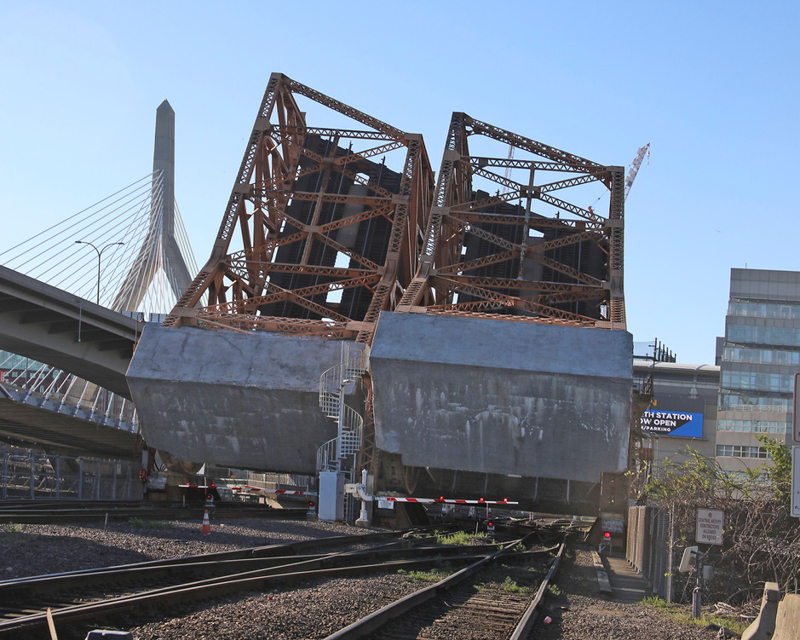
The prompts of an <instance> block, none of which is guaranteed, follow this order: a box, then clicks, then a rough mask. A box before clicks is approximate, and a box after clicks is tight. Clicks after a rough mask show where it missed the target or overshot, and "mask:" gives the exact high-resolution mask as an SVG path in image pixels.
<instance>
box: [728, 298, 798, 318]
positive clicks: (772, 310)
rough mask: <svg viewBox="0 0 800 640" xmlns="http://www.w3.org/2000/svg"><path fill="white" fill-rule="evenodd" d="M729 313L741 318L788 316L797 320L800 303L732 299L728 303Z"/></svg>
mask: <svg viewBox="0 0 800 640" xmlns="http://www.w3.org/2000/svg"><path fill="white" fill-rule="evenodd" d="M728 315H729V316H738V317H740V318H787V319H794V320H797V319H800V305H796V304H785V303H781V304H775V303H770V302H746V301H744V300H731V301H730V304H729V305H728Z"/></svg>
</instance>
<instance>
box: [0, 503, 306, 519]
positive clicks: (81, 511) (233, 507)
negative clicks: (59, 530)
mask: <svg viewBox="0 0 800 640" xmlns="http://www.w3.org/2000/svg"><path fill="white" fill-rule="evenodd" d="M207 508H208V507H206V506H205V505H202V504H190V505H187V506H173V505H171V504H165V505H164V506H153V503H136V502H131V503H120V502H108V503H106V502H97V503H94V502H86V501H65V502H60V503H58V504H51V503H42V502H36V503H33V504H32V503H30V502H28V504H24V503H14V504H3V505H0V524H8V523H14V524H55V523H62V522H102V521H104V520H106V521H107V520H128V519H131V518H140V519H147V520H152V519H159V518H161V519H169V520H188V519H191V520H197V519H201V518H202V517H203V512H204V511H205V510H206V509H207ZM208 510H209V512H212V513H214V514H216V515H217V516H218V517H225V518H305V517H306V516H307V514H308V510H307V509H306V508H305V507H303V508H296V509H294V508H289V509H276V508H273V507H270V506H268V505H257V506H253V505H250V504H246V503H241V504H239V503H224V502H218V503H216V504H215V505H214V507H213V508H208Z"/></svg>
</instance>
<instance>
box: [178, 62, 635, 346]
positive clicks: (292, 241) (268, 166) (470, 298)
mask: <svg viewBox="0 0 800 640" xmlns="http://www.w3.org/2000/svg"><path fill="white" fill-rule="evenodd" d="M300 96H302V97H303V98H305V99H308V100H311V101H312V102H313V103H316V104H317V105H321V106H322V107H325V108H327V109H329V110H331V111H334V112H337V113H338V114H340V116H346V117H347V118H349V119H350V120H351V121H354V122H356V123H358V125H360V126H361V127H362V128H360V129H341V128H321V127H314V126H311V125H309V124H307V123H306V114H305V113H304V112H303V111H302V110H301V108H300V107H299V106H298V103H297V100H298V98H299V97H300ZM475 136H477V137H479V138H481V139H483V140H484V141H489V142H490V143H491V144H494V145H498V144H499V145H500V146H501V147H503V148H504V149H508V152H507V154H499V155H498V157H491V156H488V155H472V154H471V153H470V149H469V146H470V145H469V140H470V138H473V137H475ZM392 153H394V159H395V160H397V162H395V163H394V164H392V163H387V162H386V157H387V155H388V154H392ZM398 154H400V156H401V157H400V158H397V155H398ZM515 154H517V155H518V157H516V158H515ZM503 155H506V157H502V156H503ZM520 155H524V156H525V157H520ZM379 157H381V158H382V159H381V160H380V161H378V160H377V159H378V158H379ZM392 167H394V168H392ZM520 175H521V176H522V177H521V178H520V177H519V176H520ZM479 181H481V182H482V184H483V185H491V186H492V187H493V188H494V189H496V193H494V194H493V195H492V194H490V193H489V192H488V191H487V190H486V189H483V188H481V187H479V186H477V185H476V183H477V182H479ZM592 183H597V184H599V185H602V186H603V187H605V189H607V190H608V192H609V199H608V200H609V202H608V211H607V214H605V215H601V214H600V213H599V212H597V211H595V210H594V209H593V207H591V206H589V207H586V206H582V205H580V204H577V199H578V198H580V197H582V195H583V196H584V197H585V193H586V192H585V190H583V191H581V187H582V186H583V185H588V184H592ZM624 191H625V184H624V169H623V167H619V166H605V165H601V164H598V163H596V162H592V161H590V160H586V159H585V158H581V157H579V156H576V155H573V154H571V153H567V152H565V151H561V150H559V149H556V148H554V147H551V146H549V145H546V144H543V143H541V142H537V141H535V140H531V139H529V138H525V137H523V136H520V135H517V134H515V133H512V132H510V131H506V130H504V129H501V128H499V127H495V126H492V125H489V124H486V123H484V122H481V121H479V120H475V119H474V118H471V117H470V116H468V115H466V114H464V113H454V114H453V117H452V121H451V125H450V130H449V133H448V138H447V143H446V147H445V151H444V156H443V159H442V164H441V169H440V172H439V176H438V180H437V181H436V182H435V183H434V177H433V173H432V171H431V167H430V164H429V161H428V157H427V153H426V150H425V146H424V143H423V141H422V138H421V136H419V135H413V134H408V133H405V132H403V131H401V130H399V129H396V128H394V127H392V126H390V125H388V124H386V123H384V122H381V121H380V120H377V119H375V118H373V117H371V116H369V115H367V114H365V113H362V112H360V111H357V110H356V109H353V108H352V107H349V106H347V105H345V104H343V103H341V102H339V101H337V100H334V99H333V98H329V97H328V96H326V95H324V94H322V93H320V92H318V91H315V90H314V89H311V88H309V87H307V86H305V85H302V84H300V83H298V82H295V81H294V80H292V79H290V78H288V77H286V76H285V75H282V74H273V75H272V76H271V77H270V81H269V85H268V87H267V90H266V93H265V95H264V99H263V101H262V103H261V108H260V109H259V112H258V116H257V117H256V122H255V125H254V127H253V132H252V134H251V136H250V139H249V142H248V145H247V149H246V151H245V155H244V159H243V161H242V165H241V167H240V169H239V173H238V175H237V178H236V183H235V184H234V186H233V190H232V192H231V196H230V199H229V201H228V205H227V207H226V209H225V215H224V217H223V220H222V225H221V226H220V230H219V233H218V234H217V239H216V242H215V244H214V248H213V251H212V255H211V257H210V259H209V260H208V262H207V263H206V265H205V266H204V267H203V268H202V269H201V271H200V273H199V274H198V275H197V277H196V278H195V279H194V281H193V282H192V284H191V285H190V287H189V288H188V289H187V290H186V292H185V293H184V295H183V296H182V297H181V299H180V300H179V302H178V304H177V305H176V307H175V308H174V309H173V311H172V313H171V314H170V315H169V317H168V318H167V320H166V322H165V324H166V325H170V326H179V325H181V324H183V325H191V326H200V327H206V328H212V329H213V328H217V327H225V328H227V329H233V330H244V331H252V330H256V329H258V330H265V331H272V332H277V333H281V334H286V335H303V336H317V337H323V338H334V339H344V338H348V339H356V340H357V341H358V342H365V343H370V342H371V340H372V336H373V334H374V330H375V326H376V323H377V320H378V315H379V313H380V312H381V311H383V310H393V311H397V312H413V313H430V314H440V315H450V316H466V317H484V318H492V319H504V320H514V321H522V322H545V323H553V324H562V325H569V326H591V327H602V328H612V329H625V301H624V294H623V239H624V224H623V215H624V199H625V198H624V195H625V194H624ZM237 229H238V235H236V230H237ZM234 238H236V239H237V240H238V245H239V246H238V247H236V248H235V250H234V248H233V247H232V241H233V240H234ZM204 296H207V299H205V302H204V303H203V302H201V301H202V300H204Z"/></svg>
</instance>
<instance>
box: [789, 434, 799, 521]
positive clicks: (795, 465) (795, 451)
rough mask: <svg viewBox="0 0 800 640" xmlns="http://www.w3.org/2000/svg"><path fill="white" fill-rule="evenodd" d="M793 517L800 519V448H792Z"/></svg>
mask: <svg viewBox="0 0 800 640" xmlns="http://www.w3.org/2000/svg"><path fill="white" fill-rule="evenodd" d="M791 514H792V517H794V518H800V447H792V511H791Z"/></svg>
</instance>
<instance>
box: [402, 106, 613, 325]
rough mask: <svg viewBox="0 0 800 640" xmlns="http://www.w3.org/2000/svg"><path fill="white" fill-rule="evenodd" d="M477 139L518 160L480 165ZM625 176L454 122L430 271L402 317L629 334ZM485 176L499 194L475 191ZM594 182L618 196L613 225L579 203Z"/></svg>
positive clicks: (427, 255)
mask: <svg viewBox="0 0 800 640" xmlns="http://www.w3.org/2000/svg"><path fill="white" fill-rule="evenodd" d="M471 136H482V137H485V138H489V139H490V140H494V141H496V142H500V143H503V144H506V145H509V153H508V157H507V158H501V157H496V158H495V157H488V156H485V155H481V156H478V155H476V156H471V155H470V153H469V139H470V137H471ZM515 151H521V152H524V153H527V154H528V155H533V156H534V157H533V158H528V159H520V158H514V152H515ZM493 169H500V170H505V173H497V172H495V171H493ZM512 170H516V171H517V172H518V171H519V170H523V171H525V172H526V173H525V176H524V178H525V180H523V181H519V180H515V179H512V177H511V172H512ZM554 175H555V176H557V178H556V179H553V176H554ZM623 176H624V172H623V168H622V167H617V166H604V165H601V164H598V163H595V162H592V161H590V160H586V159H585V158H581V157H579V156H576V155H574V154H570V153H567V152H565V151H561V150H559V149H556V148H555V147H551V146H549V145H545V144H543V143H540V142H537V141H535V140H531V139H529V138H524V137H522V136H520V135H518V134H515V133H511V132H509V131H506V130H504V129H500V128H499V127H495V126H493V125H489V124H486V123H484V122H480V121H479V120H475V119H474V118H471V117H470V116H468V115H466V114H464V113H454V114H453V118H452V121H451V125H450V130H449V133H448V137H447V143H446V146H445V151H444V155H443V158H442V165H441V170H440V172H439V176H438V180H437V185H436V199H435V202H434V203H433V207H432V211H431V215H430V218H429V223H428V228H427V230H426V239H425V247H424V251H423V254H422V256H421V257H420V268H419V270H418V272H417V277H416V278H415V279H414V281H413V282H412V283H411V285H410V286H409V287H408V288H407V289H406V291H405V294H404V296H403V298H402V299H401V301H400V304H399V305H398V306H397V309H396V310H397V311H399V312H403V311H412V310H413V311H415V312H418V313H422V312H427V313H436V314H444V315H458V316H471V317H494V318H495V319H509V320H511V319H513V320H518V321H528V322H549V323H557V324H573V325H576V326H597V327H610V328H614V329H625V303H624V295H623V287H622V283H623V238H624V232H623V207H624V184H623ZM476 177H480V178H482V179H484V180H488V181H491V182H492V183H495V184H496V185H497V186H498V187H499V189H498V192H497V194H496V195H494V196H491V195H489V194H488V193H486V192H482V191H479V190H478V189H477V188H476V187H474V186H473V181H474V178H476ZM590 183H599V184H602V185H604V186H605V187H606V188H607V189H608V190H609V192H610V198H609V209H608V213H607V215H605V216H603V215H600V214H599V213H598V212H596V211H594V210H593V208H592V207H583V206H579V205H577V204H574V203H573V202H570V200H569V198H570V193H571V192H570V190H573V191H574V190H575V188H576V187H580V186H581V185H585V184H590ZM556 191H558V192H560V193H561V194H563V195H561V196H559V197H556V196H554V195H553V192H556ZM537 203H538V204H537ZM534 207H538V208H540V209H544V210H545V211H546V212H542V211H537V210H535V209H534ZM548 213H549V215H548ZM531 233H536V234H538V236H539V237H537V238H535V239H534V240H531V238H530V235H531ZM537 265H538V266H537ZM559 286H560V287H564V288H563V289H559V288H558V287H559ZM492 313H494V314H495V315H494V316H492Z"/></svg>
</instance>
